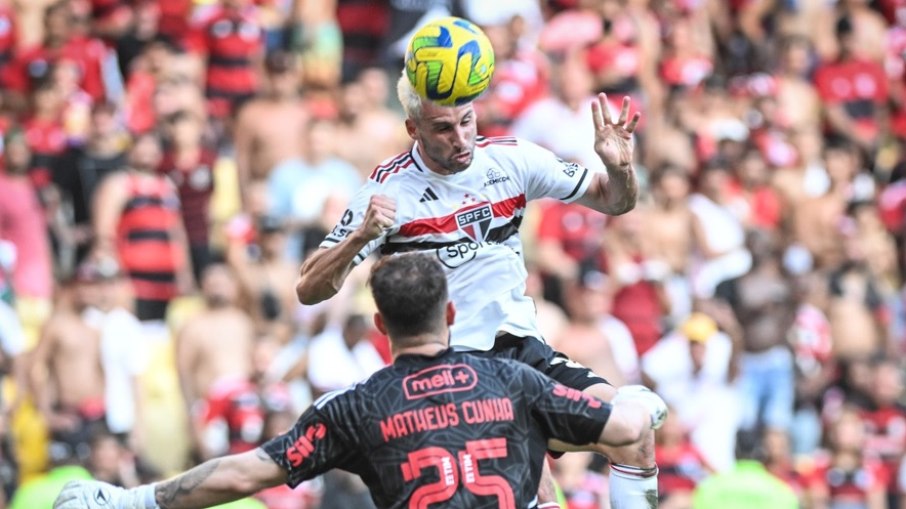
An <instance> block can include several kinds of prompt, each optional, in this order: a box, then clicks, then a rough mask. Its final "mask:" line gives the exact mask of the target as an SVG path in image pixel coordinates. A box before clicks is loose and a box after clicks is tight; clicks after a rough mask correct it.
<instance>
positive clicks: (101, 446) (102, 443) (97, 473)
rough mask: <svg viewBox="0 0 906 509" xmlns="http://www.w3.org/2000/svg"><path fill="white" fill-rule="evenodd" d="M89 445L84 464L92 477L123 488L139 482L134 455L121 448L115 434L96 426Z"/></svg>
mask: <svg viewBox="0 0 906 509" xmlns="http://www.w3.org/2000/svg"><path fill="white" fill-rule="evenodd" d="M89 447H90V452H89V453H88V460H87V461H86V464H87V466H88V470H89V471H90V472H91V477H92V478H94V479H96V480H98V481H104V482H106V483H110V484H112V485H114V486H121V487H124V488H133V487H135V486H138V485H139V484H141V482H140V481H139V478H138V472H137V471H136V465H135V458H134V456H133V455H132V454H131V453H130V452H129V451H127V450H126V449H124V448H123V445H122V444H121V443H120V441H119V440H118V439H117V437H116V435H114V434H113V433H110V432H109V431H107V430H105V429H103V428H102V427H98V429H96V430H95V431H94V432H93V433H92V436H91V440H90V441H89Z"/></svg>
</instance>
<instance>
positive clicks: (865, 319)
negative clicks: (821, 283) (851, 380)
mask: <svg viewBox="0 0 906 509" xmlns="http://www.w3.org/2000/svg"><path fill="white" fill-rule="evenodd" d="M842 247H843V249H844V250H845V255H844V256H845V258H844V260H843V261H842V262H841V263H840V264H839V265H837V266H836V267H834V268H833V270H831V272H830V273H829V276H828V277H829V279H828V284H829V285H830V303H829V307H828V318H829V319H830V324H831V337H832V338H833V351H834V355H835V356H836V357H837V359H839V360H841V361H845V360H852V359H863V358H867V357H869V356H871V355H874V354H875V353H876V352H879V351H887V352H893V347H892V342H891V341H892V340H891V338H890V335H889V334H888V331H887V324H888V321H889V320H890V314H889V308H888V307H887V306H886V304H885V302H884V299H883V296H882V294H881V292H880V288H879V286H878V281H877V279H876V278H875V277H874V275H873V274H872V273H871V271H870V270H869V268H868V265H867V261H866V258H865V251H864V248H863V246H862V245H861V242H860V241H859V239H858V238H857V237H854V236H847V237H845V238H844V240H843V246H842Z"/></svg>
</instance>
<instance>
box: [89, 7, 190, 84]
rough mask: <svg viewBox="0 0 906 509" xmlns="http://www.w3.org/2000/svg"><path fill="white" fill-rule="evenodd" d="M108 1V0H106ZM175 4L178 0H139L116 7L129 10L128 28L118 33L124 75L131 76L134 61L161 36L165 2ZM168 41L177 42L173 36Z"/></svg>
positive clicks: (117, 50) (117, 40)
mask: <svg viewBox="0 0 906 509" xmlns="http://www.w3.org/2000/svg"><path fill="white" fill-rule="evenodd" d="M105 1H106V0H105ZM111 1H112V3H119V2H118V0H111ZM168 3H169V4H175V3H179V2H178V1H170V2H157V1H154V0H139V1H137V2H134V4H135V6H134V7H132V8H130V7H129V6H126V5H123V4H119V5H116V6H115V7H116V8H118V9H120V10H121V9H123V8H125V9H126V10H127V11H129V16H128V18H127V19H128V27H129V28H128V30H124V31H122V33H120V34H117V35H118V37H117V39H116V55H117V63H118V64H119V71H120V73H121V74H122V75H123V76H129V74H130V73H131V72H132V64H133V61H134V60H135V59H136V58H138V57H139V55H141V54H142V53H144V51H145V49H146V48H147V46H148V44H150V43H152V42H154V41H155V40H156V39H158V37H166V36H159V31H160V30H159V29H160V22H161V11H162V10H163V9H164V5H163V4H168ZM165 40H167V41H168V42H175V41H174V40H173V39H172V38H166V39H165Z"/></svg>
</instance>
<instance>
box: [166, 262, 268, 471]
mask: <svg viewBox="0 0 906 509" xmlns="http://www.w3.org/2000/svg"><path fill="white" fill-rule="evenodd" d="M201 291H202V296H203V297H204V301H205V307H204V309H203V310H202V311H200V312H199V313H197V314H195V315H193V316H192V317H191V318H189V320H188V321H187V322H186V323H185V324H184V325H183V326H182V328H181V329H180V330H179V332H178V336H177V338H176V366H177V370H178V372H179V385H180V388H181V389H182V395H183V399H184V401H185V405H186V410H187V413H188V414H189V416H190V419H191V428H192V430H193V434H192V435H193V438H194V442H195V444H194V445H195V447H196V452H197V453H198V455H199V456H200V458H201V459H209V458H212V457H216V456H222V455H224V454H235V453H238V452H244V451H249V450H251V449H253V448H254V447H255V446H256V445H257V443H258V441H259V440H260V438H261V431H262V427H263V424H264V423H263V409H262V407H261V401H260V398H259V397H258V394H257V392H256V388H255V386H254V384H253V382H252V375H253V370H252V350H253V348H254V340H255V328H254V322H253V321H252V319H251V317H250V316H249V315H248V314H247V313H245V312H244V311H242V310H241V309H239V308H237V307H236V299H237V298H238V296H239V294H238V292H239V288H238V285H237V282H236V278H235V276H234V275H233V274H232V272H231V270H230V269H229V267H227V266H225V265H223V264H211V265H209V266H208V267H207V268H206V269H205V272H204V274H203V275H202V280H201Z"/></svg>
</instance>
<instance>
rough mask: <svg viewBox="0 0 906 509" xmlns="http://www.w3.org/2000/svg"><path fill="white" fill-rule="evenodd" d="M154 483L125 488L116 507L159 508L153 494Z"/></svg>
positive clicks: (121, 508) (124, 508)
mask: <svg viewBox="0 0 906 509" xmlns="http://www.w3.org/2000/svg"><path fill="white" fill-rule="evenodd" d="M154 486H155V485H154V484H145V485H142V486H139V487H137V488H132V489H130V490H127V491H126V493H125V495H124V496H123V498H121V499H120V504H119V507H117V509H160V506H159V505H157V500H156V497H155V496H154V491H155V490H154Z"/></svg>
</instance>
